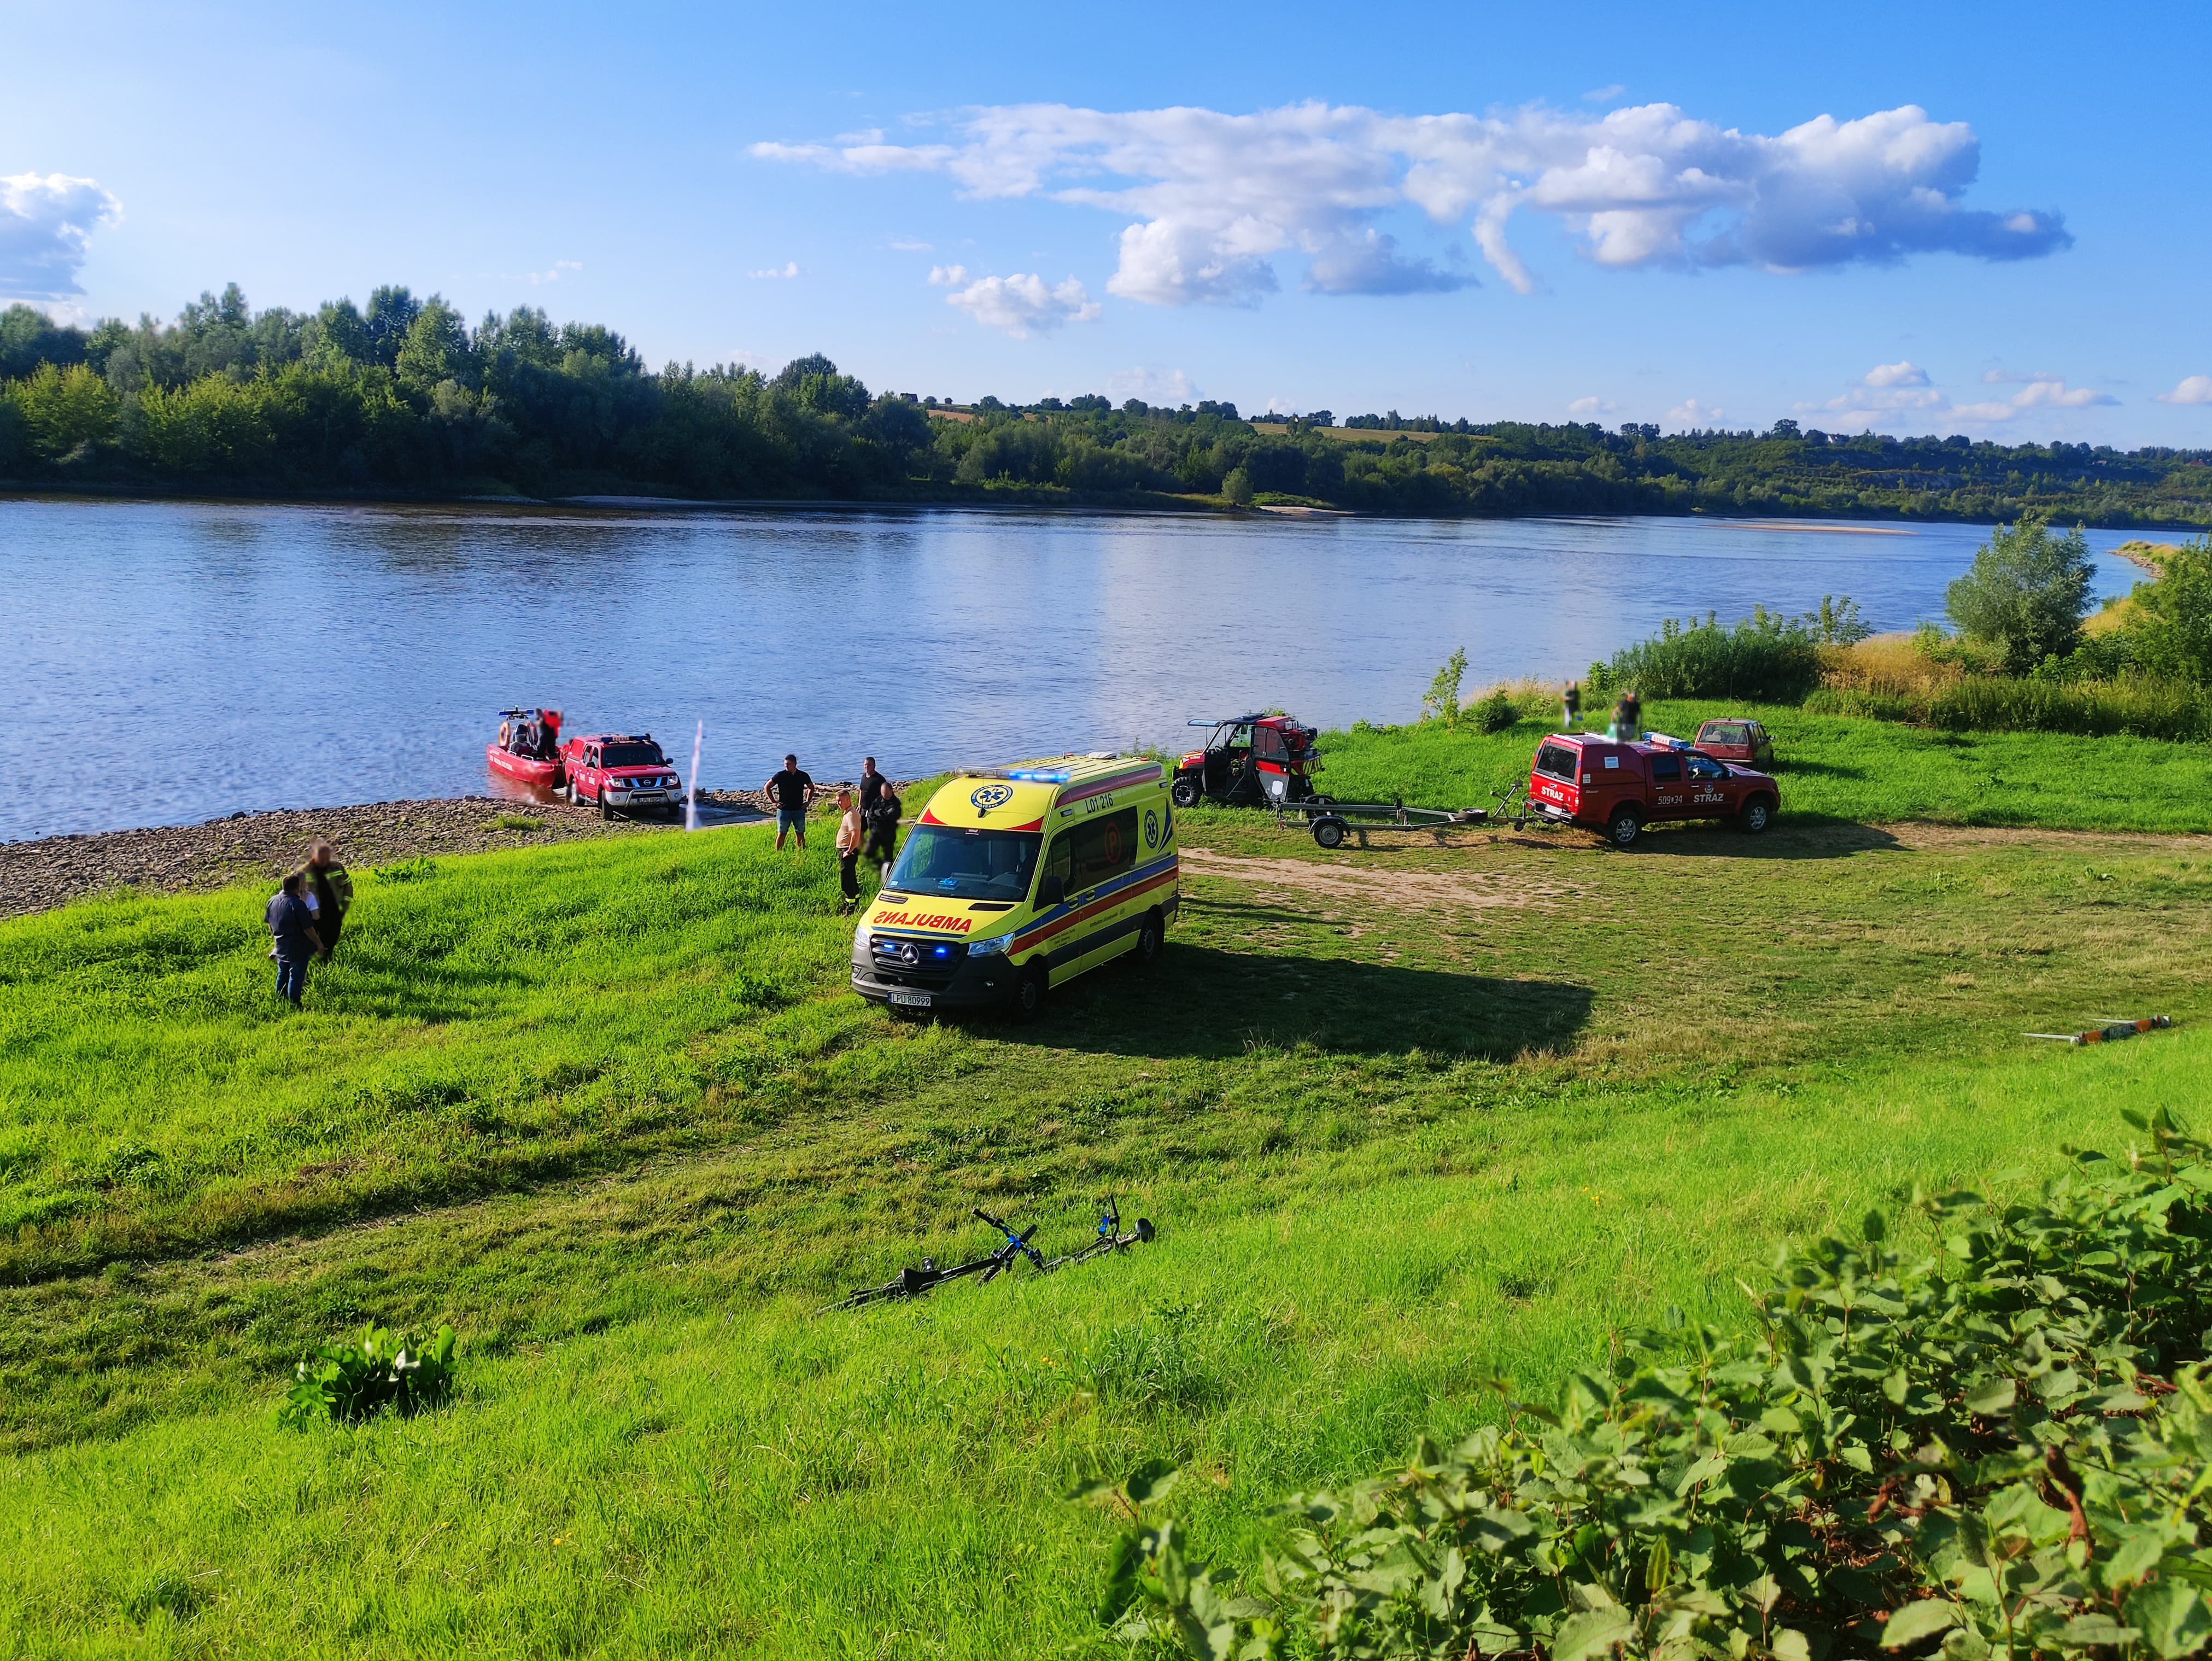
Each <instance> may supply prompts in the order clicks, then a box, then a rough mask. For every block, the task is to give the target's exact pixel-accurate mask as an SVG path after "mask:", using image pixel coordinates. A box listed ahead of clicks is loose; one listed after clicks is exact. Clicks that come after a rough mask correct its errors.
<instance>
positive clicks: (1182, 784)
mask: <svg viewBox="0 0 2212 1661" xmlns="http://www.w3.org/2000/svg"><path fill="white" fill-rule="evenodd" d="M1168 800H1170V801H1171V802H1173V803H1174V804H1175V805H1176V806H1178V807H1195V806H1198V782H1197V781H1196V780H1195V779H1177V780H1176V782H1174V783H1173V784H1171V785H1170V786H1169V787H1168Z"/></svg>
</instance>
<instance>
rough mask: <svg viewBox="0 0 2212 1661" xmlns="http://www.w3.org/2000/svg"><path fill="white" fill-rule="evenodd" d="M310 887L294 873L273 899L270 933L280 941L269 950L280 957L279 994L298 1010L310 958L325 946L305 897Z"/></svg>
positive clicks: (270, 913) (304, 989) (277, 967)
mask: <svg viewBox="0 0 2212 1661" xmlns="http://www.w3.org/2000/svg"><path fill="white" fill-rule="evenodd" d="M306 886H307V884H306V882H305V880H304V879H302V878H301V874H300V873H298V872H297V871H294V872H291V873H288V874H287V875H286V877H285V879H284V885H283V887H282V888H280V889H278V890H277V891H276V895H275V897H272V898H271V899H270V902H269V933H270V935H271V936H272V937H274V939H275V940H276V946H274V947H273V948H272V949H271V950H270V953H269V955H270V957H272V958H276V995H277V996H278V997H280V998H283V1000H284V1001H286V1002H288V1003H289V1004H290V1005H291V1006H292V1007H293V1008H295V1009H297V1008H298V1007H300V1000H301V997H303V996H304V995H306V993H307V960H308V959H309V958H313V956H314V955H315V953H316V952H319V951H321V950H322V949H323V942H322V940H321V939H320V938H319V936H318V935H317V934H316V933H315V923H314V919H313V917H311V916H309V915H308V913H307V901H306V900H305V899H303V898H302V897H301V890H302V889H303V888H305V887H306Z"/></svg>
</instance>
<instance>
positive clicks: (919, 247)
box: [891, 236, 930, 253]
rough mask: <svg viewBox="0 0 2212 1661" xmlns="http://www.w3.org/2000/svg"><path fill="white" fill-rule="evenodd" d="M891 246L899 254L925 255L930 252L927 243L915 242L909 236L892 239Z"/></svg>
mask: <svg viewBox="0 0 2212 1661" xmlns="http://www.w3.org/2000/svg"><path fill="white" fill-rule="evenodd" d="M891 246H893V247H894V248H896V249H897V250H898V251H899V252H901V253H927V252H930V246H929V244H928V243H927V242H917V241H916V240H915V239H914V238H912V237H910V236H895V237H893V238H892V239H891Z"/></svg>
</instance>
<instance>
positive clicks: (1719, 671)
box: [1589, 601, 1850, 703]
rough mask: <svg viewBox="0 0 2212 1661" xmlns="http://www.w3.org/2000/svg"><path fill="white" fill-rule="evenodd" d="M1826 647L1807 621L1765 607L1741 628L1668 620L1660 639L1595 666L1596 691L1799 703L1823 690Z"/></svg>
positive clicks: (1592, 684)
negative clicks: (1822, 651)
mask: <svg viewBox="0 0 2212 1661" xmlns="http://www.w3.org/2000/svg"><path fill="white" fill-rule="evenodd" d="M1844 603H1845V604H1846V605H1848V604H1850V602H1849V601H1846V602H1844ZM1820 643H1821V642H1820V636H1819V634H1818V633H1817V632H1816V630H1814V627H1813V626H1812V625H1811V624H1809V623H1808V620H1807V619H1805V618H1781V617H1777V616H1775V615H1773V614H1772V613H1771V612H1769V611H1767V609H1766V608H1765V606H1763V605H1762V606H1760V607H1759V608H1758V609H1757V610H1756V611H1753V613H1752V615H1751V616H1749V617H1747V618H1744V619H1743V621H1742V622H1741V623H1739V624H1736V625H1735V628H1733V629H1725V628H1723V627H1722V626H1721V624H1720V623H1719V622H1718V620H1717V618H1714V617H1712V616H1711V615H1710V614H1709V615H1708V616H1707V617H1706V618H1705V621H1704V622H1703V623H1699V622H1696V621H1694V620H1692V621H1688V622H1684V621H1681V620H1679V619H1676V618H1668V619H1667V620H1666V621H1665V622H1664V623H1662V624H1661V625H1660V629H1659V635H1658V637H1657V638H1656V640H1647V641H1644V642H1641V643H1640V644H1638V645H1635V646H1631V647H1629V648H1626V650H1624V651H1620V652H1616V653H1614V654H1613V661H1612V662H1611V663H1608V664H1605V665H1602V666H1601V665H1598V664H1592V665H1591V666H1590V673H1589V687H1590V691H1592V692H1593V693H1594V694H1595V695H1596V696H1598V697H1605V696H1607V695H1608V694H1610V693H1611V692H1612V691H1613V690H1614V689H1615V688H1619V687H1627V688H1631V689H1632V690H1633V691H1636V692H1637V693H1638V694H1639V695H1640V696H1641V697H1644V698H1646V699H1651V698H1757V699H1760V700H1764V701H1766V702H1770V703H1796V702H1797V701H1798V700H1799V699H1800V698H1802V697H1804V696H1805V695H1806V693H1808V692H1809V691H1812V690H1813V688H1814V686H1816V685H1818V684H1820Z"/></svg>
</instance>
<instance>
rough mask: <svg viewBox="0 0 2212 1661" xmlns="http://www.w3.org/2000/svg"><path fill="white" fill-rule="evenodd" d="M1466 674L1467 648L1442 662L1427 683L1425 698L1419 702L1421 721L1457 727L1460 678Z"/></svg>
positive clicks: (1462, 648)
mask: <svg viewBox="0 0 2212 1661" xmlns="http://www.w3.org/2000/svg"><path fill="white" fill-rule="evenodd" d="M1466 673H1467V648H1465V647H1464V646H1462V647H1461V648H1459V649H1458V650H1457V651H1455V652H1454V653H1453V654H1451V655H1450V656H1449V657H1448V658H1446V659H1445V660H1444V664H1443V668H1441V669H1439V670H1437V672H1436V677H1435V678H1434V679H1432V680H1431V681H1430V682H1429V690H1428V693H1427V696H1425V697H1423V698H1422V700H1421V719H1422V720H1423V721H1431V720H1434V721H1442V722H1443V724H1444V725H1445V726H1447V727H1456V726H1458V725H1459V683H1460V677H1461V676H1462V675H1464V674H1466Z"/></svg>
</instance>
